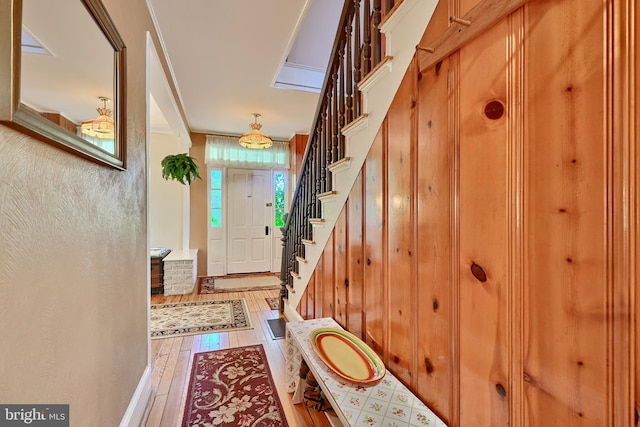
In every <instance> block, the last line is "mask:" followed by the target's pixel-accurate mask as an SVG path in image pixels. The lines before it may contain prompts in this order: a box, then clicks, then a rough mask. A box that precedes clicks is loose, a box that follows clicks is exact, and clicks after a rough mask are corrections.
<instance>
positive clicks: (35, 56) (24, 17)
mask: <svg viewBox="0 0 640 427" xmlns="http://www.w3.org/2000/svg"><path fill="white" fill-rule="evenodd" d="M124 82H125V46H124V43H123V41H122V39H121V37H120V35H119V34H118V31H117V29H116V28H115V26H114V24H113V22H112V20H111V19H110V17H109V15H108V14H107V11H106V9H105V8H104V6H103V4H102V3H101V2H100V0H56V1H51V0H0V122H1V123H2V124H4V125H7V126H10V127H12V128H14V129H17V130H19V131H21V132H24V133H27V134H29V135H32V136H34V137H36V138H38V139H41V140H43V141H46V142H49V143H52V144H55V145H56V146H58V147H59V148H62V149H64V150H67V151H69V152H72V153H75V154H77V155H80V156H83V157H85V158H88V159H90V160H93V161H96V162H99V163H103V164H107V165H110V166H112V167H115V168H118V169H124V168H125V141H126V139H125V132H124V129H125V126H124V124H125V96H126V94H125V85H124Z"/></svg>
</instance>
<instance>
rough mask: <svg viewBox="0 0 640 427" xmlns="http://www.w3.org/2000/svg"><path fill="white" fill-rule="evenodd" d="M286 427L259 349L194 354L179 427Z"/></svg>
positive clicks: (267, 369)
mask: <svg viewBox="0 0 640 427" xmlns="http://www.w3.org/2000/svg"><path fill="white" fill-rule="evenodd" d="M211 425H213V426H220V427H227V426H228V427H231V426H233V427H238V426H251V427H267V426H269V427H288V424H287V419H286V417H285V414H284V410H283V408H282V403H280V400H279V399H278V392H277V390H276V386H275V383H274V382H273V377H272V376H271V371H270V369H269V364H268V362H267V356H266V354H265V352H264V348H263V347H262V345H261V344H260V345H250V346H246V347H237V348H230V349H226V350H216V351H208V352H205V353H196V354H195V355H194V357H193V368H192V369H191V378H190V380H189V388H188V389H187V400H186V404H185V408H184V415H183V418H182V427H192V426H211Z"/></svg>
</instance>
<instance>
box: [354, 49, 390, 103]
mask: <svg viewBox="0 0 640 427" xmlns="http://www.w3.org/2000/svg"><path fill="white" fill-rule="evenodd" d="M391 64H393V56H386V57H385V58H384V59H383V60H382V61H380V63H379V64H378V65H376V66H375V68H374V69H373V70H371V72H370V73H369V74H367V76H366V77H365V78H364V79H362V80H360V82H359V83H358V89H360V91H361V92H363V94H364V93H366V92H368V91H369V90H370V89H371V88H372V87H373V86H375V85H376V84H377V83H378V82H380V81H382V80H384V77H385V76H386V75H387V74H389V73H390V72H391Z"/></svg>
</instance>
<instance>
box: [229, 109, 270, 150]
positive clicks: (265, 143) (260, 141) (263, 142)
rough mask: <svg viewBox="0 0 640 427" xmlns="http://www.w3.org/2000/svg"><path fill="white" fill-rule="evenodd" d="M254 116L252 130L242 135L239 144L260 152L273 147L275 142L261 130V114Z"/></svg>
mask: <svg viewBox="0 0 640 427" xmlns="http://www.w3.org/2000/svg"><path fill="white" fill-rule="evenodd" d="M252 116H253V117H254V119H255V122H254V123H251V124H250V126H251V130H250V131H249V132H247V133H245V134H244V135H242V136H241V137H240V139H239V140H238V143H239V144H240V145H242V146H243V147H246V148H253V149H258V150H262V149H264V148H269V147H271V146H272V145H273V141H272V140H271V138H269V137H268V136H267V135H265V134H264V133H263V132H262V131H261V130H260V128H261V127H262V125H261V124H260V123H258V117H260V114H258V113H253V114H252Z"/></svg>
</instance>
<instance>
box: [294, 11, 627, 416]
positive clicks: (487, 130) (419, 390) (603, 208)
mask: <svg viewBox="0 0 640 427" xmlns="http://www.w3.org/2000/svg"><path fill="white" fill-rule="evenodd" d="M478 3H480V2H478V1H471V0H460V1H454V0H451V1H449V2H448V3H447V2H444V1H442V2H440V4H439V5H438V8H437V9H436V13H435V15H434V18H433V20H432V23H431V24H430V26H429V28H428V29H427V32H426V33H425V37H424V39H423V43H424V44H425V45H426V44H427V43H428V41H429V40H433V39H435V38H436V37H437V36H439V35H440V34H441V33H442V32H443V31H444V30H445V29H446V28H447V21H448V17H449V16H450V15H451V14H452V12H455V13H458V14H460V15H463V14H464V13H466V11H468V10H470V9H471V8H472V7H473V6H475V5H477V4H478ZM494 3H495V2H494ZM638 21H639V18H638V15H637V10H636V6H635V3H634V2H631V1H623V0H610V1H605V2H596V1H584V0H555V1H552V0H531V1H529V2H528V3H527V4H526V5H525V6H524V7H522V8H520V9H518V10H517V11H515V12H514V13H512V14H510V15H509V16H507V17H506V18H504V19H500V20H498V21H497V22H496V24H495V25H493V26H491V27H490V28H489V29H488V30H486V31H484V33H482V34H481V35H480V36H479V37H477V38H475V39H473V40H470V41H468V42H466V43H465V44H464V45H462V46H461V47H460V48H459V49H458V50H457V51H455V52H454V53H453V54H452V55H450V56H449V57H447V58H445V59H443V60H442V61H440V62H438V63H437V64H435V65H434V66H430V67H428V68H426V69H423V70H420V69H419V66H418V64H419V61H418V60H417V59H416V61H414V64H413V65H412V66H411V67H410V68H409V70H408V72H407V74H406V76H405V79H404V81H403V83H402V85H401V87H400V89H399V91H398V93H397V94H396V97H395V99H394V102H393V103H392V106H391V107H390V109H389V111H388V114H387V117H386V119H385V121H384V123H383V126H382V127H381V129H380V131H379V133H378V136H377V137H376V140H375V142H374V144H373V147H372V149H371V152H370V153H369V156H368V158H367V160H366V162H365V165H364V166H363V167H362V170H361V176H360V178H359V179H358V180H357V181H356V184H355V186H354V188H353V190H352V192H351V193H350V196H349V200H348V202H347V204H346V205H345V208H344V211H343V213H342V215H341V216H340V219H339V220H338V223H337V225H336V228H335V230H334V234H333V236H332V238H331V239H329V242H328V244H327V248H326V250H325V252H324V254H323V256H322V257H321V260H320V263H319V264H318V268H317V270H316V274H315V275H314V285H313V286H312V287H310V288H308V291H307V292H313V293H314V294H313V297H309V298H312V299H313V300H315V303H314V304H313V305H314V307H315V308H314V312H313V314H312V313H311V311H310V309H309V306H310V304H309V302H308V301H310V300H309V298H307V299H303V301H307V302H305V303H304V304H306V305H305V307H306V308H305V309H304V310H305V311H306V312H305V313H304V315H305V316H306V317H314V316H316V317H320V316H323V317H324V316H332V317H334V318H335V319H336V320H337V321H338V322H339V323H340V324H341V325H343V326H344V327H346V328H347V329H349V330H351V331H353V332H354V333H356V334H357V335H358V336H361V337H362V338H363V339H365V340H366V341H367V343H369V344H370V345H371V346H372V347H373V348H374V349H375V350H376V352H378V353H379V354H380V355H381V357H383V359H384V360H385V363H386V365H387V367H388V368H389V369H390V370H391V371H393V373H394V374H395V375H396V376H397V377H398V378H400V379H401V380H402V381H403V382H404V383H405V384H407V385H408V386H409V387H410V388H411V389H412V390H413V391H414V392H415V393H416V394H418V395H419V396H420V398H421V399H423V400H424V402H425V403H427V404H428V405H429V406H430V407H431V408H432V409H433V410H434V411H436V412H437V413H438V414H439V415H440V416H441V417H442V418H443V419H445V420H446V421H447V422H448V424H449V425H450V426H469V425H479V426H505V425H513V426H542V425H558V426H560V425H561V426H629V427H630V426H637V425H638V410H637V409H636V408H637V407H638V403H637V402H638V395H639V394H640V385H639V383H640V381H639V379H638V371H639V366H638V361H637V354H638V352H639V346H640V344H639V341H640V340H638V336H637V335H638V331H639V330H640V329H639V324H638V323H639V322H640V320H638V318H639V317H640V316H638V311H637V307H638V298H640V297H639V296H638V294H639V293H638V292H637V283H638V280H637V279H638V277H637V276H638V270H637V268H636V265H638V252H637V249H636V247H637V241H638V239H637V238H638V224H639V220H640V218H639V216H638V194H639V193H638V188H640V187H639V184H640V182H639V181H638V174H637V173H636V171H637V170H638V167H639V166H640V165H639V164H638V154H637V149H638V144H639V136H638V123H639V122H640V120H639V119H640V114H639V113H638V111H637V109H636V107H635V105H636V104H637V101H638V98H639V96H638V94H639V89H638V87H639V84H638V83H639V82H640V79H639V72H638V69H637V46H639V45H640V43H638V38H639V36H638V34H637V33H636V32H635V31H634V27H635V26H636V25H637V24H638ZM420 54H422V53H420V52H419V53H418V54H417V55H420ZM345 280H346V281H345ZM320 301H322V303H320Z"/></svg>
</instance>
